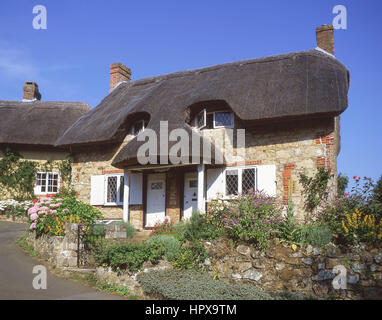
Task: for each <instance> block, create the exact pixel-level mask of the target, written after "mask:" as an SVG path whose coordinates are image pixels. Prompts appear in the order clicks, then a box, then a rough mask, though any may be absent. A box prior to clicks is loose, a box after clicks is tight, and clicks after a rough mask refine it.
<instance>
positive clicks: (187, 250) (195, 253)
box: [172, 241, 208, 270]
mask: <svg viewBox="0 0 382 320" xmlns="http://www.w3.org/2000/svg"><path fill="white" fill-rule="evenodd" d="M207 257H208V255H207V251H206V249H205V248H204V246H203V243H202V242H201V241H193V242H190V243H187V244H186V245H184V246H183V247H181V249H180V251H179V254H178V256H177V257H176V259H175V260H174V261H173V263H172V264H173V266H174V268H175V269H179V270H181V269H198V268H199V266H200V264H201V263H203V262H204V260H206V258H207Z"/></svg>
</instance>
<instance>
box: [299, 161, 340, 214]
mask: <svg viewBox="0 0 382 320" xmlns="http://www.w3.org/2000/svg"><path fill="white" fill-rule="evenodd" d="M332 177H333V175H332V174H331V173H330V170H329V169H325V168H319V169H318V170H317V172H316V174H315V175H314V176H313V177H308V176H307V175H305V174H303V173H301V174H300V183H301V184H302V187H303V194H304V196H305V209H306V210H307V211H308V212H313V211H314V210H315V209H316V208H317V207H318V205H319V204H320V203H321V202H322V201H323V200H326V199H327V197H328V183H329V180H330V179H331V178H332Z"/></svg>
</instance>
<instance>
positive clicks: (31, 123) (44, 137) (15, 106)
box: [0, 100, 90, 146]
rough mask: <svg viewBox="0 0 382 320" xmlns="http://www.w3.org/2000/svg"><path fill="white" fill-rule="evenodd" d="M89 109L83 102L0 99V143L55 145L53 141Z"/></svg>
mask: <svg viewBox="0 0 382 320" xmlns="http://www.w3.org/2000/svg"><path fill="white" fill-rule="evenodd" d="M89 110H90V106H89V105H88V104H87V103H84V102H60V101H37V100H36V101H30V102H22V101H4V100H1V101H0V119H1V125H0V144H6V145H9V144H17V145H34V146H55V142H56V140H57V139H58V138H59V137H61V136H62V135H63V134H64V132H65V131H66V129H68V127H70V126H71V125H72V124H73V123H74V122H75V121H77V119H78V118H80V117H81V116H82V115H83V114H85V113H86V112H88V111H89Z"/></svg>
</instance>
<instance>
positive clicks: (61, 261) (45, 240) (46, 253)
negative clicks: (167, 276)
mask: <svg viewBox="0 0 382 320" xmlns="http://www.w3.org/2000/svg"><path fill="white" fill-rule="evenodd" d="M78 225H79V224H77V223H67V224H66V226H65V235H64V236H48V235H41V236H37V235H36V233H35V232H30V233H28V236H27V243H28V244H29V245H31V246H33V249H34V250H35V251H36V252H38V253H39V254H40V256H41V258H43V259H44V260H46V261H48V262H49V263H50V264H52V265H54V266H56V267H76V266H77V256H78V249H79V250H80V251H79V252H80V261H79V264H80V266H86V265H88V263H89V262H90V261H91V257H90V255H89V250H88V246H87V245H86V243H85V240H84V237H83V232H81V233H80V243H79V247H78ZM105 238H106V239H123V238H126V227H125V226H118V225H106V235H105Z"/></svg>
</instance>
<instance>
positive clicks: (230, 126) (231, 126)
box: [213, 111, 235, 129]
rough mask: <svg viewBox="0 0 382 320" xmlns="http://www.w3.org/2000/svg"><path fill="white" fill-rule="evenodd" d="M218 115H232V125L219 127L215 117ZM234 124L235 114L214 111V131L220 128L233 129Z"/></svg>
mask: <svg viewBox="0 0 382 320" xmlns="http://www.w3.org/2000/svg"><path fill="white" fill-rule="evenodd" d="M217 113H229V114H230V115H231V124H230V125H229V126H217V125H216V124H215V116H216V114H217ZM234 123H235V115H234V113H233V112H229V111H214V112H213V128H214V129H219V128H228V129H233V127H234Z"/></svg>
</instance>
